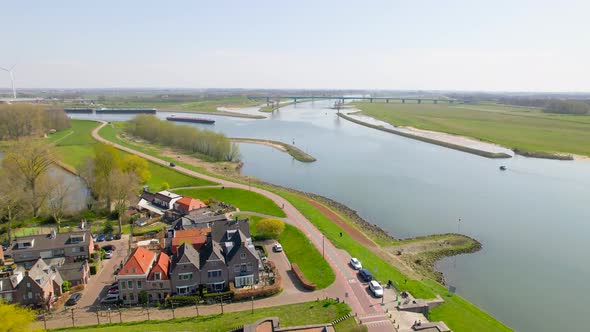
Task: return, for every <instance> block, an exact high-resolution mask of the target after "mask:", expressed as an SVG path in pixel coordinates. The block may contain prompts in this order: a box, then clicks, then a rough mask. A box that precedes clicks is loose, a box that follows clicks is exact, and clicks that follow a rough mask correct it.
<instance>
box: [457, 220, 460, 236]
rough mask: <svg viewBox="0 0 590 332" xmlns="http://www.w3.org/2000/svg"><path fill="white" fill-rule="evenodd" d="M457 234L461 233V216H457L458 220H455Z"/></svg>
mask: <svg viewBox="0 0 590 332" xmlns="http://www.w3.org/2000/svg"><path fill="white" fill-rule="evenodd" d="M457 234H461V218H459V221H458V222H457Z"/></svg>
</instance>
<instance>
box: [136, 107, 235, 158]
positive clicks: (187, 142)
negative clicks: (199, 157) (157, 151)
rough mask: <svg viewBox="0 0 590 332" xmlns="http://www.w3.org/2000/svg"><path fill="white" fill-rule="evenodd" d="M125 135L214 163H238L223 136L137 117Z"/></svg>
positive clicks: (231, 145)
mask: <svg viewBox="0 0 590 332" xmlns="http://www.w3.org/2000/svg"><path fill="white" fill-rule="evenodd" d="M125 131H126V132H127V133H129V134H131V135H133V136H137V137H140V138H143V139H145V140H147V141H149V142H152V143H160V144H163V145H167V146H171V147H176V148H180V149H183V150H188V151H192V152H197V153H200V154H203V155H206V156H209V157H211V159H213V160H214V161H236V160H238V159H239V150H238V146H237V144H234V143H232V142H231V141H230V140H229V139H228V138H227V137H226V136H225V135H224V134H220V133H216V132H213V131H210V130H200V129H198V128H195V127H189V126H182V125H181V126H179V125H175V124H173V123H170V122H168V121H163V120H160V119H158V118H157V117H155V116H153V115H138V116H137V117H135V118H134V119H132V120H130V121H128V122H127V125H126V126H125Z"/></svg>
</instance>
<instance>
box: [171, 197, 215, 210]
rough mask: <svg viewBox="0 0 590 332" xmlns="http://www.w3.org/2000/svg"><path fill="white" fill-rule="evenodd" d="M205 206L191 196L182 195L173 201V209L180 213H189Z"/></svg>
mask: <svg viewBox="0 0 590 332" xmlns="http://www.w3.org/2000/svg"><path fill="white" fill-rule="evenodd" d="M204 207H207V205H205V203H203V202H201V200H198V199H194V198H192V197H188V196H184V197H183V198H181V199H179V200H178V201H176V203H174V210H176V211H178V212H180V213H182V214H189V213H190V212H191V211H193V210H198V209H201V208H204Z"/></svg>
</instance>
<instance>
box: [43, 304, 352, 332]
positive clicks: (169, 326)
mask: <svg viewBox="0 0 590 332" xmlns="http://www.w3.org/2000/svg"><path fill="white" fill-rule="evenodd" d="M349 312H350V307H349V306H348V305H346V304H345V303H343V302H340V303H336V301H333V300H325V301H314V302H304V303H297V304H289V305H283V306H276V307H270V308H262V309H254V313H252V312H251V311H250V310H244V311H237V312H226V313H224V314H223V315H220V314H216V315H206V316H199V317H187V318H177V319H169V320H149V321H137V322H128V323H116V324H115V323H113V324H101V325H93V326H80V327H73V328H60V329H52V330H51V331H77V332H115V331H123V330H124V331H127V332H144V331H202V332H225V331H229V330H231V329H233V328H235V327H237V326H241V325H245V324H251V323H254V322H256V321H257V320H259V319H261V318H264V317H279V319H280V323H281V327H286V326H299V325H309V324H323V323H329V322H332V321H334V320H336V319H338V318H340V317H342V316H345V315H346V314H348V313H349ZM146 319H147V316H146ZM339 325H340V324H338V325H336V331H342V332H344V331H347V330H346V329H340V327H339ZM342 327H344V326H342Z"/></svg>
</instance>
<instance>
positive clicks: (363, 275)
mask: <svg viewBox="0 0 590 332" xmlns="http://www.w3.org/2000/svg"><path fill="white" fill-rule="evenodd" d="M359 275H360V276H361V279H363V280H364V281H366V282H369V281H371V280H373V275H372V274H371V272H369V270H367V269H360V270H359Z"/></svg>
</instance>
